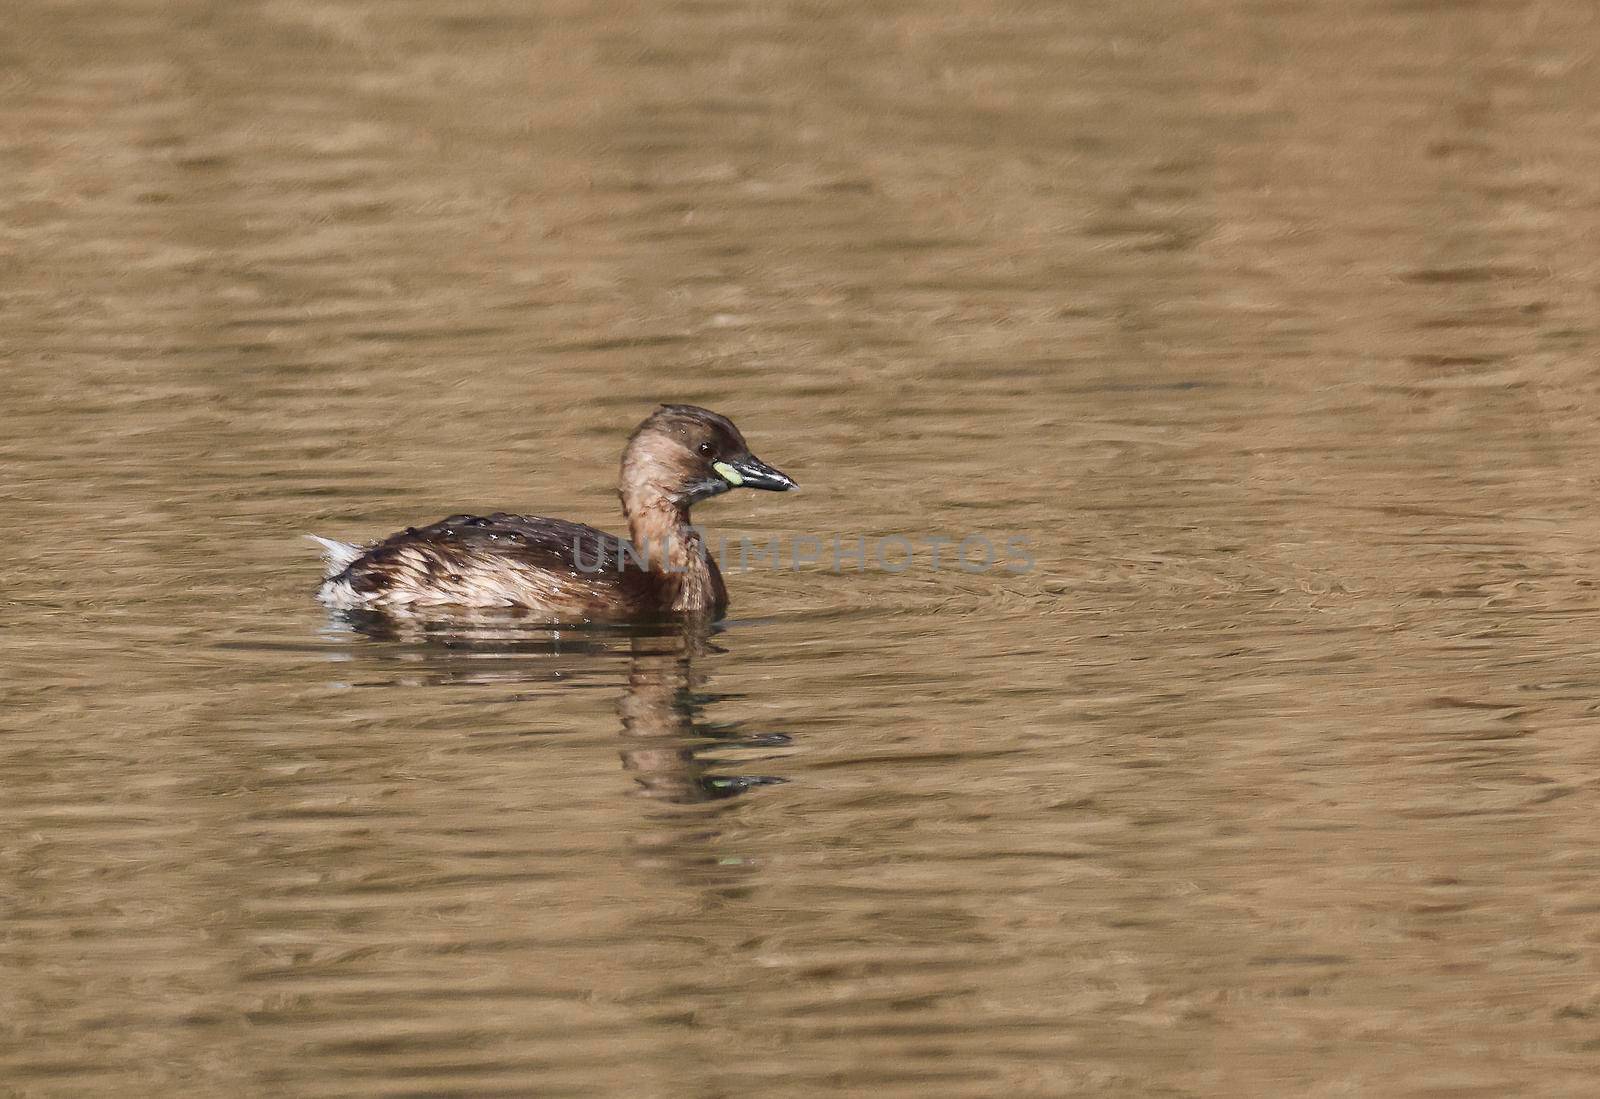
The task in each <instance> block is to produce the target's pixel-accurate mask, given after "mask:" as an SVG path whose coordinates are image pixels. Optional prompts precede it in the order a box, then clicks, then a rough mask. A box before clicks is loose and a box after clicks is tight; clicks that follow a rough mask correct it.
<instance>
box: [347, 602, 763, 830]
mask: <svg viewBox="0 0 1600 1099" xmlns="http://www.w3.org/2000/svg"><path fill="white" fill-rule="evenodd" d="M332 621H333V623H334V624H335V625H336V626H338V627H340V628H348V629H350V630H353V631H355V632H356V633H359V634H361V635H363V636H365V637H367V638H369V639H371V640H374V641H382V642H395V643H400V644H402V645H403V646H404V650H403V651H402V652H401V653H398V654H396V656H397V657H398V658H399V659H401V660H404V661H405V662H406V663H407V664H408V665H416V664H421V665H422V667H420V668H416V669H415V672H416V673H420V674H408V675H406V676H405V677H404V679H405V680H406V681H407V682H411V683H417V684H423V683H426V684H436V685H446V684H472V683H478V684H507V683H517V682H526V683H536V682H549V681H551V680H555V681H570V682H572V683H573V685H574V686H576V685H578V684H580V683H592V681H593V673H596V672H597V671H602V670H604V665H603V664H602V665H600V666H599V667H598V668H597V667H595V666H594V665H595V664H596V663H597V662H600V661H603V660H604V658H605V657H608V656H616V655H619V654H622V653H626V654H627V657H628V673H627V679H626V684H625V687H624V689H623V692H622V697H621V700H620V702H619V704H618V708H619V712H620V716H621V720H622V737H623V741H624V746H623V748H622V765H623V767H624V768H625V769H626V770H627V771H628V772H629V773H631V774H632V775H633V777H634V779H635V781H636V782H637V783H638V787H639V791H640V792H641V793H642V794H644V795H645V796H647V797H651V798H655V799H658V800H660V801H663V802H668V803H672V804H678V805H690V804H698V803H703V802H711V801H719V800H723V799H726V798H732V797H737V796H739V795H741V794H744V793H748V792H749V791H751V790H753V789H756V788H757V787H761V786H771V785H775V784H777V783H781V782H783V781H785V780H784V779H782V778H779V777H777V776H774V775H757V774H727V773H724V772H723V771H721V770H718V767H719V766H720V765H721V764H723V762H724V760H722V759H721V758H720V754H721V753H724V752H727V751H730V750H760V749H781V748H784V747H786V746H787V745H789V744H790V743H791V741H790V738H789V737H788V736H787V735H785V734H783V733H760V734H746V733H745V732H744V731H743V729H742V728H741V726H740V725H739V724H737V723H733V724H728V723H716V722H711V721H708V720H706V719H705V717H704V716H703V715H704V711H705V709H706V707H708V706H709V705H711V704H713V703H715V702H717V701H719V700H721V699H722V698H724V697H727V696H723V695H717V694H710V693H707V692H705V691H704V689H703V688H704V686H705V683H706V676H705V674H704V673H703V672H700V671H697V670H696V661H697V660H700V659H701V658H703V657H705V656H707V655H710V654H714V653H722V652H725V651H726V650H724V649H721V648H720V647H718V646H717V645H716V644H714V642H713V640H712V637H713V631H714V629H715V628H714V627H712V626H709V625H708V624H705V623H701V622H695V621H692V620H691V621H676V620H669V621H664V622H661V623H657V624H651V625H642V626H628V627H622V626H603V627H602V626H595V627H583V628H577V629H573V628H570V627H563V628H561V629H553V628H550V627H548V626H540V625H530V624H527V623H526V622H523V621H519V620H518V619H517V618H515V617H512V616H510V615H508V614H505V613H496V612H493V611H468V610H462V611H459V612H455V613H453V614H448V615H446V614H441V613H439V612H438V611H437V610H432V611H430V613H429V614H428V615H427V617H425V618H424V617H412V616H408V615H401V614H396V613H393V612H387V613H374V612H366V611H342V612H336V613H335V614H334V615H333V616H332ZM496 658H499V659H496ZM557 658H567V659H560V660H559V664H558V666H551V664H550V661H551V660H556V659H557ZM570 658H578V659H580V660H581V661H583V663H584V664H588V665H590V667H587V668H585V667H578V668H574V667H573V666H572V662H571V659H570ZM410 670H411V669H409V668H408V671H410ZM585 673H590V674H585ZM536 697H538V698H540V699H541V700H546V701H548V699H549V697H550V696H549V694H548V692H540V693H539V695H538V696H536Z"/></svg>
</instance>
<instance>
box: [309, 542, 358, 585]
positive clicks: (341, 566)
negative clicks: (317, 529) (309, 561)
mask: <svg viewBox="0 0 1600 1099" xmlns="http://www.w3.org/2000/svg"><path fill="white" fill-rule="evenodd" d="M306 537H307V538H309V539H311V540H312V541H313V542H315V543H316V544H317V545H319V546H321V547H322V563H323V567H324V568H325V569H326V570H327V571H326V576H327V578H328V579H332V578H333V577H335V576H338V575H339V574H340V573H341V572H343V571H344V570H345V569H346V568H347V567H348V566H349V564H350V562H352V561H354V560H355V559H356V558H357V557H360V556H361V554H362V552H363V551H362V549H361V547H360V546H352V545H351V544H350V543H349V542H335V541H334V540H333V539H332V538H323V537H321V536H319V535H315V534H308V535H306Z"/></svg>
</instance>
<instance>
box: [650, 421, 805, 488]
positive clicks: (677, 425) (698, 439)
mask: <svg viewBox="0 0 1600 1099" xmlns="http://www.w3.org/2000/svg"><path fill="white" fill-rule="evenodd" d="M799 487H800V486H799V485H797V484H795V483H794V481H792V480H790V478H789V477H788V476H787V475H786V474H784V473H781V472H779V471H778V470H776V469H773V468H772V467H771V466H769V465H767V463H765V462H763V461H762V460H761V459H759V458H757V457H756V456H755V455H754V454H751V453H750V447H749V446H748V445H746V443H745V441H744V436H743V435H740V434H739V429H738V428H736V427H734V426H733V421H731V420H729V419H728V418H727V417H726V416H719V415H717V414H716V413H715V412H711V411H709V410H707V409H704V408H696V407H695V406H694V405H688V404H664V405H662V406H661V407H660V408H658V409H656V410H655V413H654V414H653V415H651V417H650V418H649V419H648V420H646V421H645V422H644V423H642V424H640V425H639V427H638V429H637V430H635V431H634V433H633V436H632V437H631V438H630V439H629V440H628V446H627V449H626V450H624V451H623V452H622V501H623V504H624V505H625V506H627V507H628V508H629V509H630V510H631V509H633V508H635V507H640V506H645V505H648V504H650V503H653V502H656V501H666V502H669V503H671V504H673V505H675V506H679V507H685V508H687V507H688V506H689V505H691V504H694V503H697V502H699V501H701V500H705V499H709V498H710V497H712V496H717V495H720V494H721V493H724V492H727V491H728V490H729V489H732V488H759V489H766V490H767V491H768V492H788V491H789V490H790V489H795V488H799Z"/></svg>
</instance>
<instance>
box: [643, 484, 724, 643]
mask: <svg viewBox="0 0 1600 1099" xmlns="http://www.w3.org/2000/svg"><path fill="white" fill-rule="evenodd" d="M622 510H623V511H624V512H625V513H626V514H627V516H628V536H629V537H630V538H631V539H632V540H633V545H634V548H635V549H636V550H637V551H638V553H639V556H640V557H641V558H642V559H643V560H644V561H645V562H646V564H647V565H648V566H649V568H650V571H651V572H652V573H654V574H655V575H656V578H657V580H658V581H659V582H660V583H661V585H662V590H663V593H664V597H665V598H666V599H667V601H668V604H669V605H668V608H667V609H669V610H674V611H706V612H709V613H712V614H721V613H722V611H723V609H724V608H725V607H726V606H727V603H728V590H727V588H726V587H724V586H723V583H722V573H721V572H720V571H719V570H718V568H717V563H716V562H715V561H713V560H712V559H711V552H710V550H709V548H708V547H707V546H706V544H705V539H704V538H703V537H702V536H701V534H700V532H699V531H697V530H695V529H694V527H693V525H691V523H690V522H689V507H688V505H687V504H679V503H676V502H674V501H673V500H672V499H670V498H668V497H664V496H658V497H655V498H654V499H649V500H644V501H640V500H630V499H629V498H628V497H627V496H626V495H625V496H624V497H623V500H622Z"/></svg>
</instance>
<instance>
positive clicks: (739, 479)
mask: <svg viewBox="0 0 1600 1099" xmlns="http://www.w3.org/2000/svg"><path fill="white" fill-rule="evenodd" d="M711 468H712V469H714V470H716V471H717V476H718V477H721V478H722V479H723V480H724V481H726V482H728V484H730V485H732V486H733V487H734V488H759V489H765V490H766V491H768V492H789V491H791V490H793V489H797V488H799V487H800V486H799V485H797V484H795V483H794V479H793V478H791V477H790V476H789V475H788V474H787V473H784V472H783V471H781V470H777V469H773V468H772V467H771V466H769V465H767V463H765V462H763V461H762V460H761V459H759V458H757V457H756V456H755V455H753V454H747V455H745V456H744V457H743V458H740V459H738V460H737V461H732V462H715V463H713V464H712V466H711Z"/></svg>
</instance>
